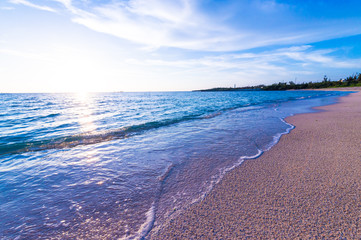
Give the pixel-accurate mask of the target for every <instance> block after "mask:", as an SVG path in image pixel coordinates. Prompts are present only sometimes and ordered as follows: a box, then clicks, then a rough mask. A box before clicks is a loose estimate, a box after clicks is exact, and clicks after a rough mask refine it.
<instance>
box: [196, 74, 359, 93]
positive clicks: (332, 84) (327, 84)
mask: <svg viewBox="0 0 361 240" xmlns="http://www.w3.org/2000/svg"><path fill="white" fill-rule="evenodd" d="M339 87H361V73H359V74H354V75H351V76H349V77H347V78H345V79H340V80H338V81H331V79H329V78H328V77H327V76H324V78H323V81H322V82H308V83H297V84H296V83H295V82H293V81H290V82H288V83H287V82H279V83H274V84H272V85H267V86H266V85H258V86H252V87H241V88H222V87H219V88H212V89H205V90H197V91H200V92H217V91H247V90H248V91H249V90H291V89H319V88H339Z"/></svg>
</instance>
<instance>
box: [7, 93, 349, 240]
mask: <svg viewBox="0 0 361 240" xmlns="http://www.w3.org/2000/svg"><path fill="white" fill-rule="evenodd" d="M342 95H345V93H342V92H321V91H287V92H262V91H241V92H169V93H97V94H95V93H94V94H0V103H1V104H0V216H1V217H0V239H15V238H17V239H75V238H77V237H78V238H79V237H83V238H87V239H97V238H98V239H115V238H121V239H140V238H143V237H144V236H146V235H147V234H148V233H149V231H150V230H151V229H153V230H152V231H154V230H156V229H157V228H158V227H159V226H160V225H161V224H162V222H163V221H164V220H165V219H168V218H171V217H172V216H174V215H176V214H177V213H179V212H180V211H182V209H183V208H184V207H186V206H187V205H189V204H190V203H192V202H195V201H197V200H199V199H201V198H202V197H204V196H205V195H206V194H207V193H208V192H209V191H210V190H211V189H212V186H214V184H216V183H217V182H218V181H219V180H220V179H221V178H222V176H223V175H224V173H225V172H226V171H228V170H230V169H232V168H233V167H234V166H237V165H239V164H240V163H241V162H242V161H243V160H244V159H247V158H255V157H257V156H259V155H260V154H262V152H264V151H266V150H268V149H269V148H270V147H272V146H273V145H274V144H275V143H277V141H278V139H279V137H280V136H281V135H282V134H284V133H287V132H289V131H290V130H291V129H292V128H293V126H291V125H289V124H287V123H286V122H284V120H283V119H284V118H285V117H287V116H290V115H293V114H296V113H303V112H311V111H312V110H311V107H313V106H320V105H326V104H330V103H333V102H335V101H336V97H338V96H342Z"/></svg>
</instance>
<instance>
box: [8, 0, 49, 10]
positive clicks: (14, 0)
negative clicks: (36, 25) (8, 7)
mask: <svg viewBox="0 0 361 240" xmlns="http://www.w3.org/2000/svg"><path fill="white" fill-rule="evenodd" d="M9 2H10V3H13V4H17V5H19V4H20V5H25V6H28V7H31V8H36V9H38V10H42V11H47V12H56V10H55V9H53V8H51V7H48V6H41V5H36V4H34V3H31V2H29V1H26V0H9Z"/></svg>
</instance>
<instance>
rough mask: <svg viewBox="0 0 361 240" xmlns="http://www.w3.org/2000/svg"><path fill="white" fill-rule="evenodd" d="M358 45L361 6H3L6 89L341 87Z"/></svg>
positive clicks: (79, 2) (147, 1) (287, 2)
mask: <svg viewBox="0 0 361 240" xmlns="http://www.w3.org/2000/svg"><path fill="white" fill-rule="evenodd" d="M360 43H361V2H360V1H356V0H355V1H347V0H343V1H332V0H328V1H326V0H324V1H323V0H319V1H311V0H303V1H296V0H283V1H276V0H254V1H250V0H243V1H242V0H223V1H214V0H213V1H212V0H198V1H197V0H171V1H168V0H104V1H98V0H2V1H1V2H0V83H1V86H0V92H74V91H76V92H78V91H172V90H175V91H182V90H192V89H204V88H212V87H220V86H222V87H228V86H233V85H234V84H236V85H237V86H247V85H258V84H271V83H274V82H279V81H281V82H282V81H295V79H296V81H297V82H303V81H319V80H322V78H323V76H324V75H327V76H329V77H330V78H331V79H334V80H338V79H340V78H342V77H345V76H348V75H350V74H353V73H356V72H360V67H361V44H360Z"/></svg>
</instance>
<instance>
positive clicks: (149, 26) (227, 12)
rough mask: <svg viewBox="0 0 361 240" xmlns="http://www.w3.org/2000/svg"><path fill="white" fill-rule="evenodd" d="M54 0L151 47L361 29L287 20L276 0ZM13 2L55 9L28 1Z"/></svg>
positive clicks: (78, 19)
mask: <svg viewBox="0 0 361 240" xmlns="http://www.w3.org/2000/svg"><path fill="white" fill-rule="evenodd" d="M52 1H53V2H57V3H60V4H62V5H63V6H64V7H65V9H67V10H68V11H69V12H70V13H71V14H72V16H71V17H72V20H73V21H74V22H75V23H78V24H81V25H84V26H86V27H88V28H89V29H92V30H94V31H97V32H101V33H105V34H110V35H113V36H116V37H118V38H121V39H126V40H129V41H131V42H134V43H138V44H140V45H141V46H142V47H143V48H144V49H153V50H154V49H156V48H159V47H175V48H180V49H190V50H199V51H237V50H246V49H251V48H255V47H263V46H270V45H275V44H305V43H310V42H314V41H320V40H325V39H330V38H335V37H341V36H350V35H353V34H359V33H361V27H360V24H358V22H357V21H355V19H352V20H350V21H343V22H342V23H338V22H336V23H335V22H329V21H326V22H324V21H312V22H307V21H303V22H300V21H294V17H293V18H292V19H288V16H289V15H290V8H288V7H287V5H285V4H279V3H277V2H276V1H274V0H265V1H261V0H256V1H251V2H238V1H234V2H232V1H231V2H232V3H231V4H230V3H227V4H223V5H222V7H220V8H222V9H215V10H212V13H210V12H208V10H205V8H204V5H203V6H201V5H202V4H205V5H206V4H207V3H205V2H203V1H192V0H126V1H120V0H118V1H116V0H112V1H110V0H109V1H102V2H100V3H99V2H96V1H72V0H52ZM11 2H13V3H17V4H24V5H28V6H31V7H36V8H38V9H42V10H47V11H54V9H53V8H50V7H45V6H38V5H35V4H32V3H30V1H29V0H11ZM232 5H234V7H233V8H231V6H232ZM240 9H241V10H240ZM247 9H249V11H251V12H250V13H248V12H247ZM240 11H241V12H240ZM269 22H270V23H269ZM345 25H348V26H349V27H348V28H345V27H344V26H345Z"/></svg>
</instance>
